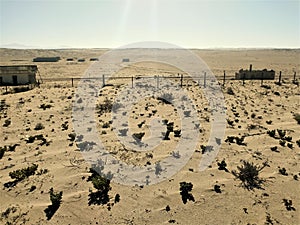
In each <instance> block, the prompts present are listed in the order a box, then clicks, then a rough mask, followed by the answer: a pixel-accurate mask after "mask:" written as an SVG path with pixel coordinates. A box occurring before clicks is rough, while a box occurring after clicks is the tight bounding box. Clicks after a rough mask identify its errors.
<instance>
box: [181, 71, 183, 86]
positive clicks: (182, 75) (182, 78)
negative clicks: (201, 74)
mask: <svg viewBox="0 0 300 225" xmlns="http://www.w3.org/2000/svg"><path fill="white" fill-rule="evenodd" d="M182 82H183V74H181V77H180V87H182Z"/></svg>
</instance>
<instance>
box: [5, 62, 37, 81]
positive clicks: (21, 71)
mask: <svg viewBox="0 0 300 225" xmlns="http://www.w3.org/2000/svg"><path fill="white" fill-rule="evenodd" d="M37 72H38V68H37V66H36V65H19V66H0V86H17V85H29V84H36V83H37V81H36V73H37Z"/></svg>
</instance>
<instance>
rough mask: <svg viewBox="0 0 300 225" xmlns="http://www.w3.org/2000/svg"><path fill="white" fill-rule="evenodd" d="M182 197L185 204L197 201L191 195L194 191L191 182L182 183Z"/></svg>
mask: <svg viewBox="0 0 300 225" xmlns="http://www.w3.org/2000/svg"><path fill="white" fill-rule="evenodd" d="M179 190H180V195H181V198H182V202H183V203H184V204H186V203H187V200H190V201H193V202H194V201H195V198H194V196H193V195H192V194H191V193H190V192H191V191H192V190H193V184H192V183H191V182H189V183H187V182H185V181H184V182H180V189H179Z"/></svg>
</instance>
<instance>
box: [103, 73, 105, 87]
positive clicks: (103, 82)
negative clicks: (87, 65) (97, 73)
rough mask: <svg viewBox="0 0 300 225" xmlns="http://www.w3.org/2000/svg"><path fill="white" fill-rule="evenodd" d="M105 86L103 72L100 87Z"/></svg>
mask: <svg viewBox="0 0 300 225" xmlns="http://www.w3.org/2000/svg"><path fill="white" fill-rule="evenodd" d="M104 86H105V75H104V74H103V75H102V87H104Z"/></svg>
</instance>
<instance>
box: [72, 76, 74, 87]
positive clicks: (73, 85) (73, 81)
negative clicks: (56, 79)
mask: <svg viewBox="0 0 300 225" xmlns="http://www.w3.org/2000/svg"><path fill="white" fill-rule="evenodd" d="M72 87H74V81H73V77H72Z"/></svg>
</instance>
